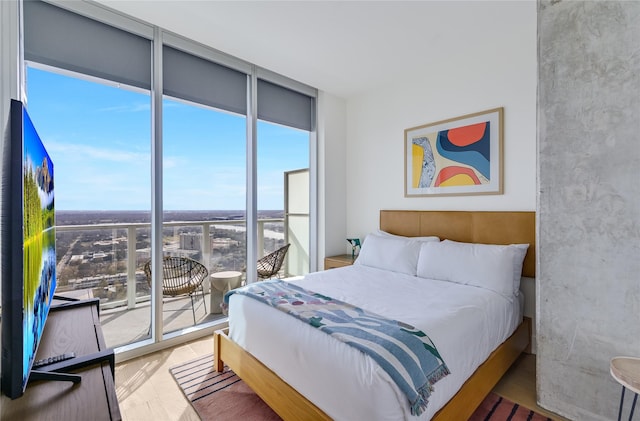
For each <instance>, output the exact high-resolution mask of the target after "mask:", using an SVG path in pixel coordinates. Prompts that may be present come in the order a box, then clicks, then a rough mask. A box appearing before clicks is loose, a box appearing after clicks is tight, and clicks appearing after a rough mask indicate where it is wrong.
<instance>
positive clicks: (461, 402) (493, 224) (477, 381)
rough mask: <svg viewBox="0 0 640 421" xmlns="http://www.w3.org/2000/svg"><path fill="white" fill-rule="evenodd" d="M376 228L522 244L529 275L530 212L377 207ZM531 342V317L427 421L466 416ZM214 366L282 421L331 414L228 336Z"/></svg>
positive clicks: (218, 337) (220, 339) (217, 339)
mask: <svg viewBox="0 0 640 421" xmlns="http://www.w3.org/2000/svg"><path fill="white" fill-rule="evenodd" d="M380 229H382V230H384V231H387V232H391V233H394V234H399V235H406V236H424V235H438V236H439V237H440V238H441V239H445V238H448V239H451V240H455V241H466V242H479V243H490V244H515V243H528V244H529V250H528V252H527V256H526V258H525V263H524V265H523V275H524V276H529V277H534V276H535V212H448V211H395V210H394V211H389V210H382V211H380ZM530 341H531V319H529V318H527V317H525V318H524V320H523V322H522V324H520V326H519V327H518V328H517V329H516V331H515V332H514V333H513V334H512V335H511V336H510V337H509V338H508V339H507V340H506V341H504V342H503V343H502V345H500V346H499V347H498V348H496V350H495V351H493V353H491V355H489V358H487V360H486V361H485V362H484V363H483V364H482V365H480V366H479V367H478V369H477V370H476V371H475V372H474V373H473V375H472V376H471V377H469V379H467V381H466V382H465V383H464V384H463V385H462V387H461V388H460V390H458V393H456V394H455V395H454V397H453V398H451V400H450V401H449V402H448V403H447V404H446V405H445V406H444V407H443V408H442V409H440V411H438V412H437V413H436V414H435V415H434V417H433V418H432V419H433V420H436V421H447V420H466V419H468V418H469V417H470V416H471V414H473V412H474V411H475V410H476V408H477V407H478V405H480V403H481V402H482V400H483V399H484V398H485V397H486V396H487V395H488V394H489V392H491V390H492V389H493V388H494V386H495V385H496V383H498V381H499V380H500V378H501V377H502V376H503V375H504V373H505V372H506V371H507V370H508V369H509V367H511V365H512V364H513V363H514V362H515V360H516V359H517V358H518V356H519V355H520V354H521V353H522V352H523V351H524V350H525V349H527V348H528V346H529V345H530ZM213 344H214V345H213V348H214V351H213V352H214V356H215V359H216V360H215V365H216V370H218V371H222V369H223V367H224V365H225V364H226V365H227V366H229V368H231V369H232V370H233V371H234V372H235V373H236V374H237V375H238V376H239V377H240V378H241V379H243V380H244V381H245V383H247V385H248V386H249V387H251V389H253V390H254V391H255V392H256V393H257V394H258V396H260V397H261V398H262V400H264V401H265V402H266V404H267V405H269V406H270V407H271V408H272V409H273V410H274V411H275V412H276V413H277V414H278V415H279V416H280V417H281V418H282V419H284V420H299V419H304V420H330V419H331V418H330V417H329V416H328V415H327V414H325V413H324V412H323V411H322V410H321V409H319V408H318V407H317V406H315V405H314V404H313V403H312V402H310V401H309V400H308V399H307V398H305V397H304V396H303V395H301V394H300V393H299V392H298V391H297V390H295V389H294V388H293V387H291V386H290V385H288V384H287V383H286V382H285V381H284V380H282V379H281V378H280V377H278V375H277V374H275V373H274V372H273V371H271V370H270V369H269V368H268V367H266V366H265V365H264V364H262V363H261V362H260V361H259V360H258V359H256V358H255V357H254V356H253V355H251V354H250V353H248V352H247V351H245V350H244V349H243V348H242V347H240V346H239V345H238V344H236V343H235V342H233V341H232V340H231V339H230V338H229V336H228V328H227V329H223V330H219V331H216V332H215V333H214V341H213Z"/></svg>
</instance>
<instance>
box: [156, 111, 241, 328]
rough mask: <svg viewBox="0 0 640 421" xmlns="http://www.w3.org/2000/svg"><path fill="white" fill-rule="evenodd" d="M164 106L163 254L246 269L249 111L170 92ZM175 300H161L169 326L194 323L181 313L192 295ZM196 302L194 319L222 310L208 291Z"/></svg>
mask: <svg viewBox="0 0 640 421" xmlns="http://www.w3.org/2000/svg"><path fill="white" fill-rule="evenodd" d="M163 110H164V112H163V123H164V129H163V132H164V134H163V160H162V161H163V183H162V185H163V209H164V210H163V221H164V225H165V228H164V230H163V255H165V256H179V257H186V258H190V259H195V260H197V261H199V262H202V263H203V264H204V265H205V267H206V268H207V270H208V273H209V274H211V273H214V272H221V271H241V270H242V269H243V268H244V266H245V262H246V257H245V255H246V222H245V216H244V215H245V207H246V181H245V178H246V177H245V175H246V141H245V136H246V128H245V126H246V122H245V117H244V116H241V115H237V114H232V113H229V112H224V111H220V110H216V109H212V108H210V107H205V106H202V105H195V104H187V103H184V102H181V101H177V100H175V99H169V98H165V100H164V102H163ZM203 284H204V285H203V287H204V292H209V293H214V294H215V291H211V286H210V285H209V279H205V280H204V282H203ZM174 303H175V304H173V303H172V304H170V303H169V302H167V301H165V304H164V307H165V312H164V323H163V325H164V331H165V332H170V331H174V330H176V329H181V328H184V327H188V326H190V325H191V324H192V320H190V319H188V318H187V319H185V318H180V317H177V314H178V313H181V312H182V311H183V310H184V309H185V307H189V306H190V305H191V303H190V301H184V300H175V301H174ZM195 304H196V316H197V318H196V320H197V323H205V322H207V321H209V320H212V319H215V318H216V317H220V316H222V314H221V313H222V311H221V309H220V306H219V303H218V302H217V301H216V300H212V299H211V297H210V296H209V295H208V294H206V296H205V298H204V301H202V302H201V301H200V300H199V296H198V295H197V294H196V300H195ZM170 307H173V308H170ZM168 310H174V311H168ZM175 310H177V311H175ZM202 314H205V317H200V316H201V315H202Z"/></svg>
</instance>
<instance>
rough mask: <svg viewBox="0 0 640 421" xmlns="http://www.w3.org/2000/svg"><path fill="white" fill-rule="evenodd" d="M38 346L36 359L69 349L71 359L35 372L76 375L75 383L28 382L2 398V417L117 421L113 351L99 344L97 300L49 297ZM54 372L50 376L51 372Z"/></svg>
mask: <svg viewBox="0 0 640 421" xmlns="http://www.w3.org/2000/svg"><path fill="white" fill-rule="evenodd" d="M53 304H54V306H52V307H51V310H50V311H49V316H48V318H47V322H46V324H45V328H44V332H43V334H42V341H41V343H40V346H39V347H38V353H37V355H36V360H38V359H44V358H49V357H53V356H56V355H60V354H65V353H70V352H75V354H76V358H73V359H70V360H66V361H61V362H59V363H55V364H51V365H48V366H45V367H43V368H40V369H38V371H47V372H52V371H54V372H64V373H72V374H77V375H79V376H80V377H81V381H80V382H79V383H73V382H70V381H58V380H34V378H38V377H46V376H47V375H46V374H45V375H44V376H34V378H32V379H31V380H30V381H29V384H28V385H27V389H26V391H25V393H24V395H23V396H22V397H20V398H17V399H14V400H11V399H9V398H7V397H5V396H3V397H2V414H1V415H2V416H1V417H0V418H2V419H7V420H11V419H13V420H44V419H50V420H91V421H99V420H109V421H111V420H121V419H122V416H121V415H120V408H119V406H118V399H117V397H116V391H115V383H114V374H113V370H114V355H113V350H112V349H109V348H107V347H106V345H105V341H104V337H103V335H102V329H101V327H100V319H99V301H98V300H97V299H93V300H83V301H68V302H67V301H58V300H56V301H54V303H53ZM54 376H55V374H54Z"/></svg>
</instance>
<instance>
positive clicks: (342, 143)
mask: <svg viewBox="0 0 640 421" xmlns="http://www.w3.org/2000/svg"><path fill="white" fill-rule="evenodd" d="M346 127H347V126H346V104H345V101H344V100H342V99H340V98H337V97H335V96H333V95H331V94H328V93H326V92H319V93H318V252H319V256H318V258H319V260H318V261H319V264H318V268H319V269H323V268H324V263H323V259H324V256H325V255H326V256H332V255H335V254H342V253H345V251H344V245H345V244H346V237H345V232H346V224H347V223H346V220H347V206H346V191H347V185H346V183H345V179H346V143H347V142H346V131H347V130H346Z"/></svg>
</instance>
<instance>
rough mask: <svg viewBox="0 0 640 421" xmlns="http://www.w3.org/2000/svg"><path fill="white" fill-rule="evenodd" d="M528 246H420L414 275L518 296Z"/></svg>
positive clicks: (452, 244)
mask: <svg viewBox="0 0 640 421" xmlns="http://www.w3.org/2000/svg"><path fill="white" fill-rule="evenodd" d="M528 248H529V245H528V244H511V245H504V246H503V245H497V244H477V243H459V242H457V241H451V240H444V241H442V242H439V243H435V242H429V243H423V244H422V245H421V248H420V255H419V258H418V268H417V271H416V273H417V275H418V276H419V277H421V278H429V279H438V280H442V281H450V282H456V283H459V284H465V285H473V286H476V287H480V288H485V289H489V290H491V291H494V292H497V293H498V294H501V295H503V296H505V297H507V298H511V297H513V296H515V295H517V294H518V290H519V286H520V277H521V276H522V262H523V261H524V256H525V254H526V253H527V249H528Z"/></svg>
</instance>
